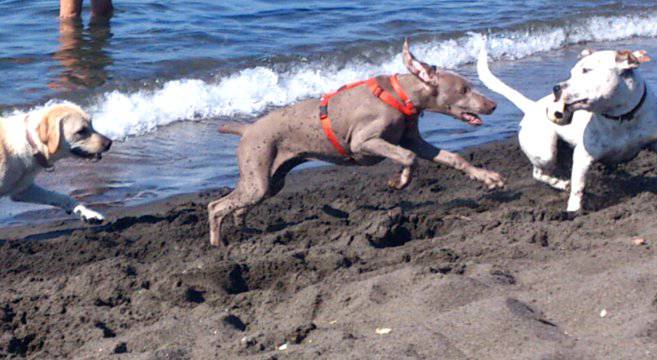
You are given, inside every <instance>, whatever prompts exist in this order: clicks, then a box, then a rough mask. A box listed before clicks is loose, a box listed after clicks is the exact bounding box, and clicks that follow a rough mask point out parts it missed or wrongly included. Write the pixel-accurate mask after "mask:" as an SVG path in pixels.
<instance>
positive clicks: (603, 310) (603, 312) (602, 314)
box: [600, 309, 607, 318]
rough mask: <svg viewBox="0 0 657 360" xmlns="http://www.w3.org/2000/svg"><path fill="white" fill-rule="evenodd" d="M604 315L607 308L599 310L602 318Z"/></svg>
mask: <svg viewBox="0 0 657 360" xmlns="http://www.w3.org/2000/svg"><path fill="white" fill-rule="evenodd" d="M605 316H607V309H602V311H600V317H601V318H603V317H605Z"/></svg>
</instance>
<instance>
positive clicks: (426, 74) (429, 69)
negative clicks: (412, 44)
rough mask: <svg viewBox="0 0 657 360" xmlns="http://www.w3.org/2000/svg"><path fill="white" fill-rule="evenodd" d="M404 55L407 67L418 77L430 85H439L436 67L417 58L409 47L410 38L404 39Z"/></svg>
mask: <svg viewBox="0 0 657 360" xmlns="http://www.w3.org/2000/svg"><path fill="white" fill-rule="evenodd" d="M402 56H403V57H404V65H406V69H408V71H409V72H410V73H411V74H413V75H415V76H416V77H417V78H418V79H420V80H422V82H424V83H426V84H428V85H432V86H437V85H438V79H437V71H436V68H435V67H434V66H431V65H428V64H425V63H423V62H422V61H419V60H417V59H416V58H415V56H414V55H413V54H412V53H411V51H410V50H409V49H408V39H405V40H404V50H403V51H402Z"/></svg>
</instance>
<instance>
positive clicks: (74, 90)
mask: <svg viewBox="0 0 657 360" xmlns="http://www.w3.org/2000/svg"><path fill="white" fill-rule="evenodd" d="M87 3H88V1H87ZM114 4H115V8H116V11H115V14H114V16H113V17H112V18H111V19H110V20H109V21H100V20H94V19H89V15H88V13H89V11H88V9H85V11H84V16H83V20H82V21H80V22H78V23H67V24H60V22H59V20H58V18H57V15H58V9H57V2H56V1H53V0H31V1H29V2H25V1H18V0H7V1H1V2H0V25H1V26H0V77H1V78H2V81H0V94H1V97H0V114H1V115H4V116H6V115H10V114H15V113H24V112H27V111H30V110H33V109H35V108H39V107H42V106H46V105H48V104H50V103H53V102H60V101H73V102H75V103H78V104H80V105H82V106H83V107H84V108H85V109H87V110H88V112H89V113H90V114H92V115H93V117H94V124H95V126H96V128H97V129H98V130H99V131H101V132H103V133H105V134H107V135H108V136H110V137H112V138H113V139H115V140H116V141H117V142H116V145H115V147H113V148H112V151H111V152H110V153H109V154H108V155H107V156H106V157H105V160H103V161H102V162H101V163H98V164H93V165H92V164H89V163H86V162H81V161H77V160H66V161H63V162H61V163H58V166H57V171H56V172H55V173H52V174H47V175H43V176H40V177H39V179H38V180H37V182H38V183H39V184H42V185H44V186H46V187H48V188H50V189H54V190H57V191H62V192H66V193H70V194H73V195H75V196H76V197H78V198H81V199H83V200H84V201H86V202H89V203H92V204H95V205H96V207H98V208H101V209H103V208H107V207H120V206H124V205H130V204H137V203H143V202H147V201H151V200H153V199H157V198H162V197H165V196H169V195H173V194H177V193H184V192H190V191H197V190H202V189H207V188H212V187H216V186H221V185H231V184H233V183H234V182H235V180H236V174H237V170H236V163H235V155H234V149H235V145H236V144H237V141H238V139H237V138H236V137H233V136H228V135H220V134H218V133H216V128H217V126H218V125H219V124H220V123H222V122H224V121H235V120H237V121H244V122H251V121H254V120H255V119H257V117H258V116H259V115H261V114H263V113H265V112H266V111H268V110H270V109H272V108H275V107H279V106H285V105H288V104H291V103H293V102H295V101H298V100H300V99H304V98H308V97H315V96H319V95H320V94H321V93H323V92H326V91H330V90H333V89H336V88H338V87H340V86H341V85H343V84H345V83H348V82H352V81H355V80H361V79H365V78H368V77H370V76H373V75H376V74H385V73H395V72H405V69H404V67H403V65H402V63H401V57H400V52H401V45H402V42H403V39H404V38H405V37H408V38H409V39H410V42H411V49H412V51H413V52H414V53H415V54H416V56H417V57H419V58H421V59H423V60H424V61H426V62H429V63H432V64H435V65H437V66H440V67H443V68H447V69H451V70H454V71H457V72H459V73H461V74H463V75H466V76H468V77H470V78H471V79H472V80H473V81H474V82H475V83H477V81H476V74H475V73H474V69H473V67H472V63H473V61H474V59H475V56H476V54H477V53H478V49H479V47H480V46H481V44H482V39H483V36H484V35H486V36H487V38H488V46H489V49H490V54H491V56H492V58H493V59H494V60H495V62H494V63H493V65H492V66H493V69H494V71H495V72H496V73H498V74H500V75H501V76H502V77H504V78H505V80H507V81H509V82H510V83H512V84H514V85H515V86H516V87H517V88H519V89H520V90H521V91H523V92H524V93H526V94H528V95H530V96H532V97H534V98H539V97H541V96H543V95H544V94H545V93H547V92H548V91H549V89H550V88H551V87H552V84H554V83H555V82H556V81H558V80H562V79H564V78H566V77H567V75H568V69H569V68H570V67H571V66H572V65H573V64H574V63H575V62H576V55H577V53H579V51H580V50H581V49H582V48H583V47H594V48H600V49H602V48H612V49H613V48H618V49H624V48H630V49H634V48H637V49H638V48H642V49H646V50H648V51H649V52H652V53H653V54H657V44H656V43H655V38H657V3H655V2H651V1H636V0H630V1H608V0H602V1H594V0H575V1H570V2H568V4H567V6H565V5H564V2H563V1H556V0H552V1H549V0H525V1H503V0H480V1H458V0H440V1H433V2H426V1H417V0H407V1H404V2H403V3H399V2H393V1H389V0H382V1H376V2H373V1H351V0H348V1H340V2H335V1H294V0H285V1H280V0H278V1H274V0H267V1H264V0H246V1H234V0H229V1H222V2H218V1H209V0H197V1H179V0H173V1H152V0H134V1H127V0H125V1H121V0H115V1H114ZM85 5H87V6H88V4H85ZM643 73H644V75H646V76H647V77H648V79H649V80H650V81H653V82H655V83H657V81H656V79H655V75H656V72H655V67H654V65H653V64H647V65H646V66H645V67H644V70H643ZM482 90H483V89H482ZM483 91H484V92H485V93H487V94H489V95H490V92H488V91H486V90H483ZM491 97H493V98H494V99H496V100H499V102H500V106H499V108H498V110H497V111H496V113H495V114H493V115H491V116H487V117H486V118H485V119H484V120H485V122H486V125H485V126H483V127H480V128H470V127H468V126H467V125H464V124H462V123H460V122H458V121H456V120H453V119H450V118H448V117H445V116H441V115H435V114H426V115H425V116H424V117H423V119H422V123H421V129H422V131H423V133H424V135H425V137H426V138H427V139H428V140H429V141H430V142H432V143H434V144H436V145H437V146H441V147H445V148H449V149H460V148H463V147H466V146H472V145H477V144H480V143H484V142H489V141H492V140H496V139H501V138H505V137H508V136H511V135H513V134H514V132H515V131H516V129H517V123H518V120H519V113H518V111H517V110H516V109H514V108H513V107H512V106H511V105H510V104H508V103H507V102H505V101H503V100H502V99H500V98H498V97H496V96H494V95H491ZM64 217H66V215H65V214H63V212H61V211H59V210H53V209H47V208H44V207H38V206H34V205H25V204H16V203H12V202H10V201H8V200H7V199H4V200H0V225H1V226H8V225H17V224H25V223H32V222H38V221H41V220H43V219H52V218H64Z"/></svg>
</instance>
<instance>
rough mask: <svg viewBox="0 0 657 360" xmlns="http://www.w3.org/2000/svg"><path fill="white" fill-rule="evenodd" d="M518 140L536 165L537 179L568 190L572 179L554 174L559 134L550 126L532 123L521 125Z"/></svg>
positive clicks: (534, 171)
mask: <svg viewBox="0 0 657 360" xmlns="http://www.w3.org/2000/svg"><path fill="white" fill-rule="evenodd" d="M518 141H519V143H520V147H521V148H522V151H523V152H524V153H525V155H527V158H529V161H530V162H531V163H532V165H533V166H534V169H533V171H532V175H533V177H534V179H535V180H536V181H540V182H542V183H544V184H547V185H549V186H551V187H553V188H555V189H557V190H568V188H569V187H570V181H568V180H562V179H559V178H557V177H554V176H552V173H553V172H554V170H555V169H556V167H557V159H558V156H557V141H558V137H557V134H556V133H554V131H552V130H551V129H550V128H548V127H541V126H539V125H538V124H536V123H530V124H527V125H525V126H521V127H520V131H519V132H518Z"/></svg>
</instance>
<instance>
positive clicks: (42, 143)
mask: <svg viewBox="0 0 657 360" xmlns="http://www.w3.org/2000/svg"><path fill="white" fill-rule="evenodd" d="M111 145H112V141H111V140H110V139H108V138H107V137H105V136H103V135H101V134H99V133H97V132H96V131H95V130H94V129H93V127H92V125H91V120H90V118H89V115H87V114H86V113H85V112H84V111H82V109H80V108H79V107H78V106H75V105H73V104H60V105H54V106H50V107H47V108H45V109H43V110H39V111H33V112H31V113H29V114H27V115H17V116H12V117H9V118H4V119H0V197H1V196H10V197H11V199H12V200H14V201H19V202H29V203H35V204H44V205H52V206H57V207H60V208H62V209H64V210H66V211H67V212H68V213H71V212H72V213H74V214H76V215H78V216H79V217H80V218H81V219H82V220H83V221H85V222H92V223H95V222H101V221H103V220H104V217H103V215H101V214H99V213H98V212H96V211H93V210H90V209H88V208H86V207H85V206H84V205H81V204H80V203H78V202H77V201H76V200H75V199H73V198H71V197H69V196H66V195H62V194H58V193H55V192H52V191H48V190H45V189H43V188H41V187H39V186H37V185H35V184H34V183H33V181H34V178H35V177H36V175H37V174H38V173H39V172H40V171H41V170H47V169H51V168H52V166H53V164H54V162H55V161H57V160H59V159H62V158H64V157H67V156H71V155H74V156H77V157H80V158H85V159H89V160H100V159H101V154H102V153H103V152H105V151H107V150H109V148H110V146H111Z"/></svg>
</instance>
